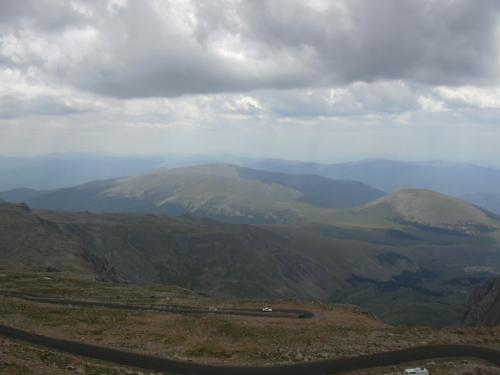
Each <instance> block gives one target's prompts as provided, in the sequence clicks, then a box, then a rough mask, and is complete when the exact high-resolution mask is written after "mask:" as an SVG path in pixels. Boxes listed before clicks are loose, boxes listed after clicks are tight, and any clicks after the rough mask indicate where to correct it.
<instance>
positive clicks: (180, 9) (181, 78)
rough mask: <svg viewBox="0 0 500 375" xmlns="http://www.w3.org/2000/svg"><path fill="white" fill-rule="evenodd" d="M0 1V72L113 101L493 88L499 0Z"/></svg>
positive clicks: (495, 74) (497, 63) (495, 77)
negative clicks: (32, 74)
mask: <svg viewBox="0 0 500 375" xmlns="http://www.w3.org/2000/svg"><path fill="white" fill-rule="evenodd" d="M314 4H316V2H306V1H298V0H272V1H266V0H242V1H192V2H190V1H185V2H180V1H175V2H174V1H142V0H141V1H139V0H129V1H128V2H125V3H124V4H122V5H119V4H115V5H112V4H111V3H110V2H108V3H105V2H104V1H95V2H94V1H85V2H76V1H74V2H68V1H63V0H60V1H45V0H31V1H29V0H25V1H13V0H7V1H3V2H2V3H1V4H0V23H1V25H0V65H1V64H3V65H4V66H9V67H11V68H12V67H14V68H18V69H23V70H28V69H31V70H35V71H36V74H37V76H38V77H39V78H40V79H41V80H44V81H46V82H55V83H57V84H61V85H69V86H73V87H76V88H78V89H82V90H85V91H91V92H96V93H99V94H104V95H108V96H112V97H123V98H129V97H172V96H179V95H183V94H204V93H217V92H242V91H249V90H255V89H290V88H306V87H329V86H338V85H346V84H349V83H352V82H356V81H366V82H371V81H378V80H403V81H411V82H416V83H420V84H425V85H431V86H432V85H440V84H447V85H461V84H486V83H497V78H498V77H497V71H498V67H499V62H498V57H499V49H498V47H499V45H500V43H499V40H498V33H497V24H498V15H499V10H500V2H499V1H496V0H422V1H415V0H377V1H373V0H339V1H326V2H323V4H321V2H318V4H319V5H320V6H315V5H314Z"/></svg>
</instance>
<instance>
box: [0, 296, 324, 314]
mask: <svg viewBox="0 0 500 375" xmlns="http://www.w3.org/2000/svg"><path fill="white" fill-rule="evenodd" d="M0 296H3V297H10V298H18V299H22V300H25V301H30V302H38V303H49V304H54V305H65V306H82V307H104V308H109V309H122V310H141V311H155V312H163V313H171V314H219V315H238V316H250V317H260V318H281V319H283V318H285V319H311V318H313V317H314V313H312V312H311V311H307V310H292V309H273V311H272V312H262V311H261V310H258V309H229V308H218V309H217V310H210V309H204V308H200V307H194V306H178V305H138V304H126V303H115V302H97V301H85V300H74V299H68V298H51V297H42V296H37V295H33V294H26V293H20V292H17V291H12V290H0Z"/></svg>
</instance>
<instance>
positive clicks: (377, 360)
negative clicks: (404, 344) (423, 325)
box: [0, 325, 500, 375]
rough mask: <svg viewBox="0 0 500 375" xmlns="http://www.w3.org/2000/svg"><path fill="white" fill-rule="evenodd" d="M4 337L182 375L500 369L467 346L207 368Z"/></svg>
mask: <svg viewBox="0 0 500 375" xmlns="http://www.w3.org/2000/svg"><path fill="white" fill-rule="evenodd" d="M0 335H2V336H5V337H7V338H11V339H15V340H21V341H24V342H28V343H30V344H35V345H39V346H43V347H45V348H49V349H55V350H58V351H61V352H65V353H69V354H73V355H78V356H84V357H88V358H93V359H98V360H103V361H106V362H111V363H114V364H116V365H122V366H131V367H136V368H141V369H144V370H150V371H159V372H167V373H173V374H180V375H320V374H337V373H340V372H344V371H354V370H361V369H366V368H370V367H381V366H393V365H398V364H402V363H408V362H416V361H422V360H428V359H437V358H476V359H481V360H485V361H488V362H491V363H492V364H495V365H497V366H499V367H500V350H496V349H491V348H483V347H477V346H467V345H442V346H424V347H418V348H413V349H405V350H399V351H394V352H387V353H380V354H374V355H368V356H360V357H353V358H344V359H334V360H327V361H321V362H307V363H300V364H293V365H283V366H274V367H229V366H205V365H201V364H196V363H192V362H182V361H174V360H169V359H163V358H159V357H153V356H148V355H142V354H136V353H130V352H125V351H121V350H116V349H110V348H105V347H101V346H95V345H89V344H84V343H80V342H75V341H68V340H60V339H56V338H52V337H47V336H41V335H36V334H33V333H30V332H26V331H22V330H19V329H15V328H11V327H7V326H4V325H0Z"/></svg>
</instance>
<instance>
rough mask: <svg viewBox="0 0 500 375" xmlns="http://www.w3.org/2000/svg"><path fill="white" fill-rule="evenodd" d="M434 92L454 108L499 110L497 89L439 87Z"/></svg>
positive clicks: (499, 97)
mask: <svg viewBox="0 0 500 375" xmlns="http://www.w3.org/2000/svg"><path fill="white" fill-rule="evenodd" d="M434 92H435V93H436V94H438V95H439V96H440V97H441V98H442V99H444V100H446V101H448V102H450V103H452V104H454V105H455V106H466V107H476V108H494V109H500V88H497V87H476V86H462V87H446V86H439V87H436V88H434Z"/></svg>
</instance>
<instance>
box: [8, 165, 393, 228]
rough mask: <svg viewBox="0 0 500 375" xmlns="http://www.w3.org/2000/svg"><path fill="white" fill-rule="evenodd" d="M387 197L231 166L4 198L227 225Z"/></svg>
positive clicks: (287, 218) (349, 184)
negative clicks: (187, 216)
mask: <svg viewBox="0 0 500 375" xmlns="http://www.w3.org/2000/svg"><path fill="white" fill-rule="evenodd" d="M383 195H384V193H383V192H382V191H380V190H377V189H374V188H372V187H370V186H367V185H365V184H363V183H360V182H355V181H340V180H331V179H328V178H325V177H320V176H315V175H287V174H283V173H276V172H266V171H258V170H254V169H249V168H242V167H237V166H233V165H226V164H211V165H203V166H194V167H185V168H173V169H166V168H163V169H159V170H155V171H153V172H150V173H147V174H144V175H140V176H132V177H126V178H118V179H111V180H104V181H95V182H90V183H86V184H83V185H78V186H75V187H70V188H64V189H56V190H51V191H34V190H29V189H15V190H10V191H6V192H4V193H1V194H0V198H2V199H4V200H7V201H11V202H26V203H28V204H29V205H30V206H31V207H33V208H37V209H54V210H68V211H85V210H87V211H93V212H142V213H158V214H159V213H163V214H168V215H174V216H177V215H183V214H191V215H196V216H199V217H209V218H213V219H219V220H222V221H226V222H242V223H276V222H281V223H284V222H298V221H303V220H307V219H308V218H309V217H320V216H324V215H327V213H328V209H332V208H348V207H354V206H359V205H362V204H365V203H367V202H370V201H373V200H374V199H377V198H379V197H381V196H383Z"/></svg>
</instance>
